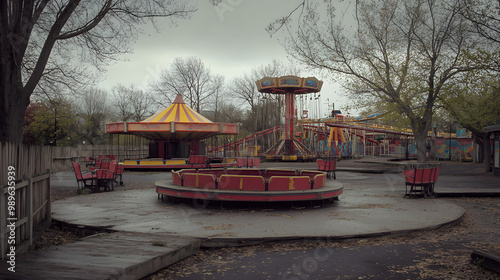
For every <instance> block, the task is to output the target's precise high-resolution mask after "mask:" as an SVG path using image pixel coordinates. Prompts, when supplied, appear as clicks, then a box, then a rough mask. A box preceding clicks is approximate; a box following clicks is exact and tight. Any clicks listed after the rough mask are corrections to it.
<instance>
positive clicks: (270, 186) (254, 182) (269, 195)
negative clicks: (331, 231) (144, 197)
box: [156, 168, 343, 202]
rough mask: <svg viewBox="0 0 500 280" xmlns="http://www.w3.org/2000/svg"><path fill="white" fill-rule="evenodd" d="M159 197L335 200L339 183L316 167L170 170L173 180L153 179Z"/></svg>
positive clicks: (340, 187) (256, 200) (232, 199)
mask: <svg viewBox="0 0 500 280" xmlns="http://www.w3.org/2000/svg"><path fill="white" fill-rule="evenodd" d="M156 192H157V193H158V198H160V197H161V198H163V197H164V196H166V197H169V198H188V199H201V200H204V201H246V202H277V201H321V200H323V201H324V200H338V196H339V195H341V194H342V192H343V188H342V185H341V184H340V183H338V182H336V181H333V180H327V179H326V173H325V172H321V171H316V170H301V171H298V170H295V169H256V168H246V169H245V168H228V169H223V168H214V169H199V170H196V169H183V170H179V171H172V180H171V181H170V180H163V181H158V182H156Z"/></svg>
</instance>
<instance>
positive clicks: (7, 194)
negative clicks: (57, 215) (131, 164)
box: [0, 140, 148, 260]
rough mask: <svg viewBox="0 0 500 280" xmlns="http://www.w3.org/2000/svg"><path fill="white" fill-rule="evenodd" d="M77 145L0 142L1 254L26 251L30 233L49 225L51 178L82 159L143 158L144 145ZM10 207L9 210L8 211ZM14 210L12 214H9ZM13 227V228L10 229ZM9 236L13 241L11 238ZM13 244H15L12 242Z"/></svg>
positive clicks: (3, 256) (135, 143)
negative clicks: (14, 250)
mask: <svg viewBox="0 0 500 280" xmlns="http://www.w3.org/2000/svg"><path fill="white" fill-rule="evenodd" d="M125 144H127V145H80V146H78V147H51V146H32V145H24V144H16V143H1V142H0V253H1V255H2V260H3V259H4V258H5V257H6V256H7V253H8V252H9V251H10V247H11V246H12V245H15V246H14V247H15V249H16V252H22V251H25V250H26V249H28V248H29V246H30V245H32V242H33V230H34V228H36V227H37V226H40V225H42V224H47V225H48V224H50V221H51V213H50V174H51V173H54V172H58V171H63V170H68V169H71V168H72V164H71V163H72V162H73V161H79V160H83V159H84V158H85V156H97V155H107V154H109V155H111V154H112V155H117V159H118V160H123V158H128V157H140V158H142V157H146V156H147V154H148V146H147V141H139V140H136V141H135V142H134V143H132V144H134V145H128V143H125ZM9 206H10V208H9ZM11 210H13V211H11ZM12 223H15V228H14V227H12V226H11V225H12ZM11 236H12V237H11ZM13 240H15V242H14V241H13Z"/></svg>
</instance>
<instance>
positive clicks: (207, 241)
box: [0, 163, 500, 279]
mask: <svg viewBox="0 0 500 280" xmlns="http://www.w3.org/2000/svg"><path fill="white" fill-rule="evenodd" d="M307 164H309V163H306V164H302V163H300V164H299V165H300V166H296V167H295V168H310V167H308V166H307ZM349 168H350V167H346V170H345V171H355V170H348V169H349ZM383 168H384V167H381V169H383ZM354 169H355V168H354ZM375 170H378V168H375ZM375 173H379V172H372V174H370V173H353V172H338V173H337V180H336V181H335V183H336V184H341V185H342V186H343V187H344V194H343V195H341V196H340V201H335V202H334V203H333V204H328V205H325V206H324V207H294V208H289V207H288V208H287V207H285V208H280V207H272V206H270V207H264V208H262V207H260V208H251V209H249V208H248V206H247V205H244V206H241V207H230V208H225V209H221V208H220V206H218V205H215V206H213V207H212V206H210V205H209V206H208V207H205V206H203V205H202V204H199V203H197V202H196V201H195V202H189V203H181V204H178V203H177V204H176V203H172V202H169V201H161V200H158V198H157V195H156V193H155V190H154V188H151V189H136V190H129V191H115V192H107V193H98V194H90V195H79V196H75V197H71V198H67V199H63V200H58V201H55V202H53V204H52V211H53V218H54V219H56V220H59V221H63V222H67V223H72V224H79V225H86V226H96V227H103V228H108V229H111V230H116V231H118V232H115V233H109V234H104V235H98V236H90V237H88V238H85V239H83V240H80V241H78V242H75V243H72V244H66V245H61V246H56V247H55V248H49V249H46V250H44V251H41V252H39V253H32V254H27V255H24V256H26V258H23V259H20V258H18V259H17V260H16V273H15V274H14V273H7V274H5V272H6V271H7V266H6V263H5V262H2V264H0V279H33V277H35V276H36V277H35V278H36V279H55V278H65V279H89V277H90V278H94V279H139V278H141V277H143V276H145V275H148V274H151V273H154V272H156V271H158V270H160V269H162V268H164V267H166V266H168V265H170V264H172V263H174V262H176V261H179V260H180V259H182V258H185V257H188V256H190V255H192V254H195V253H196V252H197V250H198V248H199V247H200V246H202V247H203V246H206V247H212V246H238V245H249V244H254V243H261V242H266V241H281V240H298V239H302V240H304V239H308V240H339V239H347V238H363V237H373V236H381V235H390V234H399V233H405V232H412V231H419V230H428V229H434V228H438V227H441V226H443V225H447V224H451V223H454V222H456V221H458V220H459V219H460V218H461V217H462V215H463V214H464V210H463V209H462V208H461V207H459V206H457V205H455V204H452V203H449V202H447V201H444V200H440V199H404V198H403V194H404V183H403V178H402V176H401V174H399V173H384V174H375ZM61 174H62V175H63V176H62V177H61V178H59V177H58V174H55V176H53V183H55V184H64V182H66V181H67V182H68V183H70V181H72V180H74V179H72V178H70V177H68V174H66V173H61ZM127 176H136V177H137V178H134V180H136V181H144V182H149V183H151V181H152V180H153V181H155V180H169V178H170V173H159V172H152V173H150V174H149V173H146V172H140V173H134V172H127V174H126V175H125V178H127ZM66 177H67V178H66ZM479 177H480V176H440V178H439V180H438V183H437V184H436V191H437V192H438V193H448V194H453V193H454V194H460V193H464V192H469V193H470V192H471V190H472V192H473V193H476V194H478V193H479V194H480V193H486V192H487V193H489V194H491V193H499V191H500V185H499V183H498V182H499V181H498V177H493V176H483V177H480V178H479ZM129 178H130V177H129ZM355 182H364V184H361V185H362V187H359V186H360V184H355Z"/></svg>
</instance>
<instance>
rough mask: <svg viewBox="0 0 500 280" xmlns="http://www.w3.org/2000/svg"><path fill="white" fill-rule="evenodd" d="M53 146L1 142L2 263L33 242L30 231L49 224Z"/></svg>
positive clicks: (0, 212)
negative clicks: (11, 254)
mask: <svg viewBox="0 0 500 280" xmlns="http://www.w3.org/2000/svg"><path fill="white" fill-rule="evenodd" d="M52 154H53V149H52V147H40V146H29V145H22V144H15V143H0V187H1V188H0V252H1V254H2V260H3V259H4V258H5V257H6V256H7V254H8V253H10V252H11V251H12V250H11V249H12V248H14V249H15V250H14V251H15V252H16V253H17V252H22V251H25V250H27V249H28V248H29V246H30V245H32V242H33V229H34V228H36V227H37V226H39V225H41V224H44V223H47V224H48V223H49V222H50V221H51V211H50V167H51V166H52V161H53V160H52V158H53V155H52Z"/></svg>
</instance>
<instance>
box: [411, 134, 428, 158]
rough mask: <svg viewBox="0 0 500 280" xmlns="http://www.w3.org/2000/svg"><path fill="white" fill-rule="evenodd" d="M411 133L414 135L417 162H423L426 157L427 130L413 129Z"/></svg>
mask: <svg viewBox="0 0 500 280" xmlns="http://www.w3.org/2000/svg"><path fill="white" fill-rule="evenodd" d="M413 135H414V137H415V146H416V148H417V162H418V163H424V162H425V161H426V159H427V156H426V152H427V146H426V139H427V131H415V132H414V134H413Z"/></svg>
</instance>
